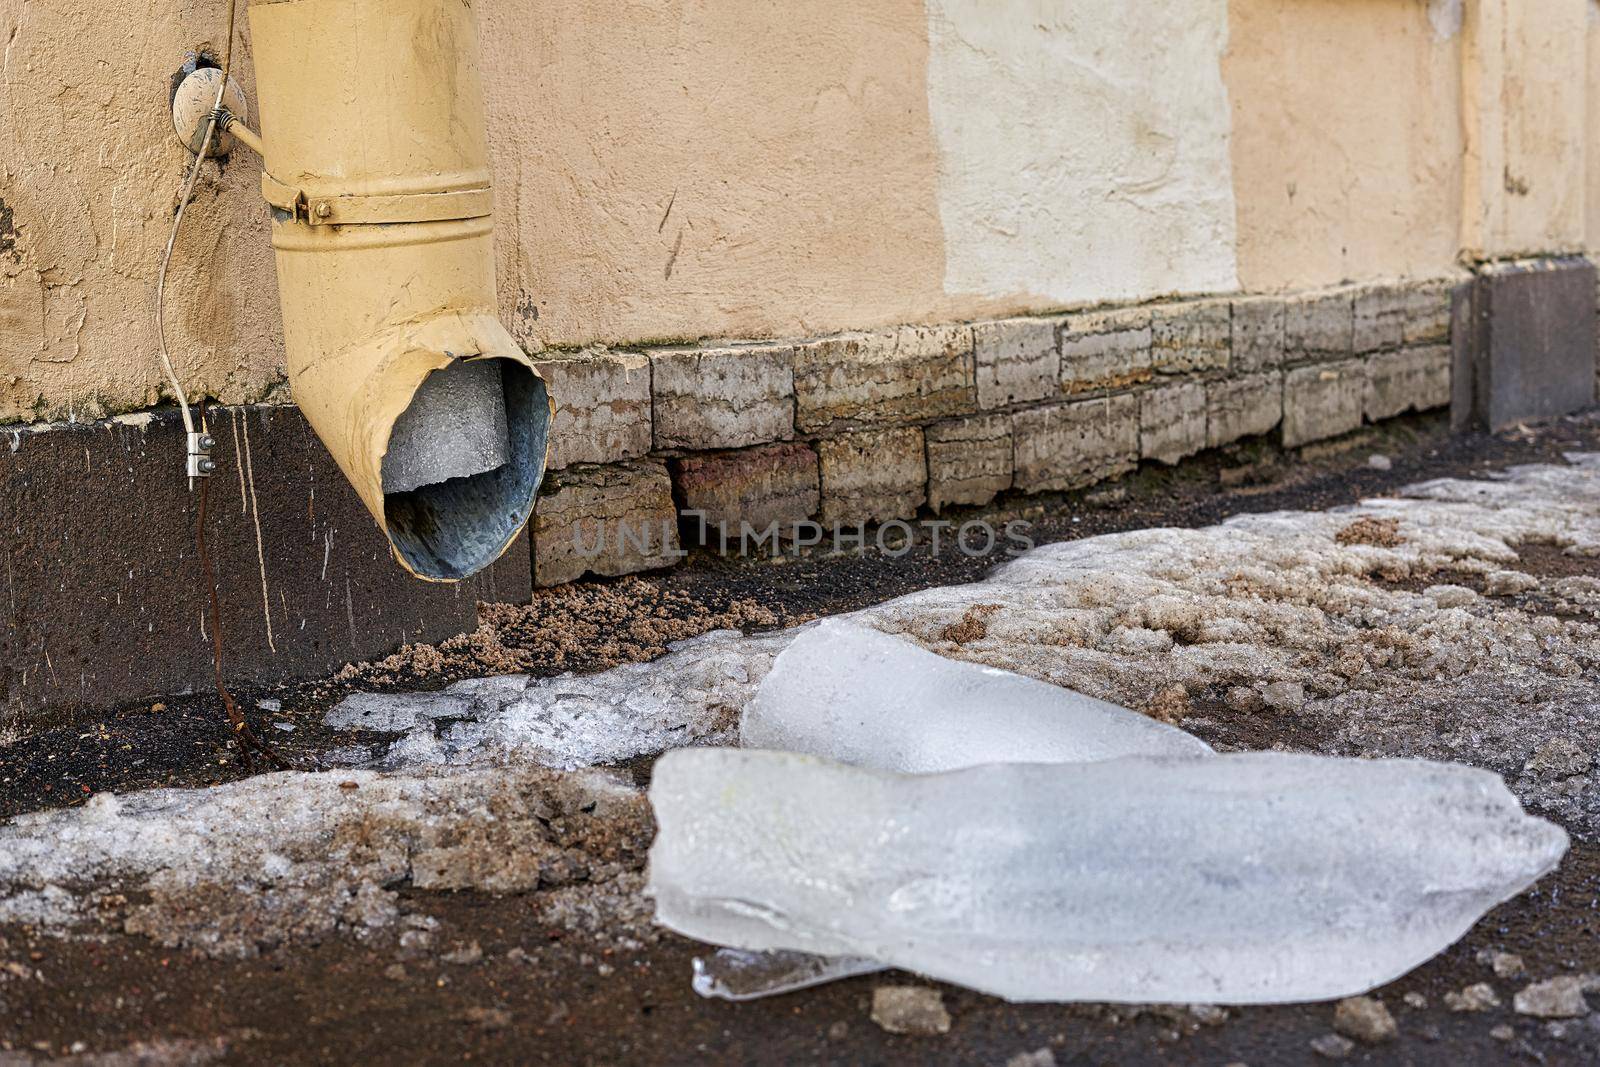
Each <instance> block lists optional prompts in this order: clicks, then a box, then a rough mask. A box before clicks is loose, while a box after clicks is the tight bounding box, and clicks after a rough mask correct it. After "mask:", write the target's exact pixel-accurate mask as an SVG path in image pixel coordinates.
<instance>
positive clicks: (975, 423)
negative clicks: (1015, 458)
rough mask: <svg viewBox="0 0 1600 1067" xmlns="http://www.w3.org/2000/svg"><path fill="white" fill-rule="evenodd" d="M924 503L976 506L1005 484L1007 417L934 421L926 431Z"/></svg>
mask: <svg viewBox="0 0 1600 1067" xmlns="http://www.w3.org/2000/svg"><path fill="white" fill-rule="evenodd" d="M926 438H927V444H928V506H929V507H931V508H932V509H933V510H934V512H935V513H937V512H938V511H940V510H941V509H942V508H943V507H944V506H945V505H947V504H970V505H982V504H987V503H988V502H989V501H991V500H993V499H994V498H995V496H996V495H997V494H999V493H1003V492H1005V491H1006V490H1007V489H1010V488H1011V463H1012V443H1011V416H1010V415H976V416H973V417H971V418H965V419H951V420H949V421H947V422H936V423H934V424H933V425H932V426H929V427H928V429H927V431H926Z"/></svg>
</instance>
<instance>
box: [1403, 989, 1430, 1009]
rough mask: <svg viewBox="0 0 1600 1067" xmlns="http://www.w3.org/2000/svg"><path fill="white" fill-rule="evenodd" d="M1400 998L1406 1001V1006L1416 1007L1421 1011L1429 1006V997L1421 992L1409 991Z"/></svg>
mask: <svg viewBox="0 0 1600 1067" xmlns="http://www.w3.org/2000/svg"><path fill="white" fill-rule="evenodd" d="M1400 999H1401V1000H1403V1001H1405V1003H1406V1007H1408V1008H1415V1009H1417V1010H1418V1011H1421V1010H1422V1009H1423V1008H1426V1007H1427V1006H1428V998H1427V997H1425V996H1423V995H1422V994H1421V993H1407V994H1406V995H1405V996H1403V997H1401V998H1400Z"/></svg>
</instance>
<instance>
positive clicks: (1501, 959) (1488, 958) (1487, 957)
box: [1474, 948, 1523, 978]
mask: <svg viewBox="0 0 1600 1067" xmlns="http://www.w3.org/2000/svg"><path fill="white" fill-rule="evenodd" d="M1474 958H1475V959H1476V960H1477V961H1478V962H1479V963H1480V964H1482V965H1483V966H1485V967H1490V968H1493V970H1494V973H1495V977H1496V978H1515V977H1517V976H1518V975H1520V974H1522V973H1523V966H1522V957H1521V956H1518V955H1517V954H1516V953H1514V952H1500V951H1497V950H1495V949H1489V948H1486V949H1480V950H1479V951H1478V955H1477V956H1476V957H1474Z"/></svg>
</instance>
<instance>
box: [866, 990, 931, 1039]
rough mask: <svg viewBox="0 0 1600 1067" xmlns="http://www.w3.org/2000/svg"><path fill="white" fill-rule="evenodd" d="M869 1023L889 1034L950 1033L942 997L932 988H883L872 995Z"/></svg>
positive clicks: (926, 1034)
mask: <svg viewBox="0 0 1600 1067" xmlns="http://www.w3.org/2000/svg"><path fill="white" fill-rule="evenodd" d="M872 1021H873V1022H875V1023H877V1024H878V1025H879V1026H880V1027H882V1028H883V1029H884V1030H886V1031H888V1032H889V1033H891V1034H918V1035H922V1036H931V1035H934V1034H948V1033H949V1032H950V1013H949V1012H948V1011H946V1010H945V1006H944V994H942V993H940V992H939V991H938V990H937V989H934V988H933V987H932V986H922V985H882V986H878V987H877V988H876V989H874V990H873V991H872Z"/></svg>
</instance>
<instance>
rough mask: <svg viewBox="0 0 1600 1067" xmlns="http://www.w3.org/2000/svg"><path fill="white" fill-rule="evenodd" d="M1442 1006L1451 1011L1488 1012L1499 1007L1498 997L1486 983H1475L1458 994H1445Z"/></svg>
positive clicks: (1492, 987)
mask: <svg viewBox="0 0 1600 1067" xmlns="http://www.w3.org/2000/svg"><path fill="white" fill-rule="evenodd" d="M1444 1006H1445V1007H1446V1008H1449V1009H1450V1010H1451V1011H1490V1010H1492V1009H1494V1008H1498V1007H1499V1006H1500V995H1499V994H1498V993H1496V992H1495V991H1494V986H1492V985H1490V984H1489V983H1488V982H1477V983H1475V984H1473V985H1469V986H1467V987H1466V988H1465V989H1463V990H1461V991H1460V992H1458V993H1446V994H1445V995H1444Z"/></svg>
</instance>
